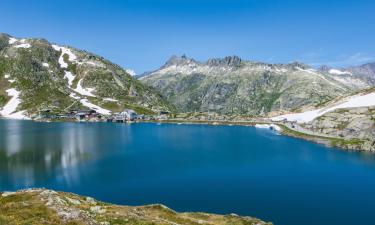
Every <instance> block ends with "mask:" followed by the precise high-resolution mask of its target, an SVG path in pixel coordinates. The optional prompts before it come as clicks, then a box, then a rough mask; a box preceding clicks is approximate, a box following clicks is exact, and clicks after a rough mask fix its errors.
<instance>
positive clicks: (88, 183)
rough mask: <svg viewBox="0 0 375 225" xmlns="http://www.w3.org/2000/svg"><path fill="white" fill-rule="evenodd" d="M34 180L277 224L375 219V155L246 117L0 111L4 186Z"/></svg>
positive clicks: (352, 224) (112, 198) (109, 197)
mask: <svg viewBox="0 0 375 225" xmlns="http://www.w3.org/2000/svg"><path fill="white" fill-rule="evenodd" d="M29 187H45V188H51V189H55V190H61V191H68V192H74V193H77V194H81V195H87V196H92V197H95V198H97V199H99V200H103V201H106V202H112V203H118V204H126V205H143V204H150V203H162V204H165V205H167V206H169V207H171V208H173V209H175V210H177V211H205V212H211V213H232V212H233V213H237V214H241V215H249V216H254V217H258V218H260V219H263V220H266V221H271V222H273V223H274V224H275V225H335V224H337V225H356V224H375V217H374V203H375V155H373V154H369V153H367V154H366V153H357V152H346V151H340V150H336V149H329V148H326V147H324V146H321V145H318V144H314V143H311V142H307V141H304V140H300V139H295V138H290V137H286V136H282V135H277V134H275V133H273V132H272V131H269V130H264V129H256V128H254V127H245V126H209V125H177V124H162V125H157V124H155V123H137V124H130V125H129V124H112V123H37V122H32V121H12V120H0V191H5V190H7V191H12V190H17V189H22V188H29Z"/></svg>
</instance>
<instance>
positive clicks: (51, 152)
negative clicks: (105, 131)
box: [0, 120, 103, 188]
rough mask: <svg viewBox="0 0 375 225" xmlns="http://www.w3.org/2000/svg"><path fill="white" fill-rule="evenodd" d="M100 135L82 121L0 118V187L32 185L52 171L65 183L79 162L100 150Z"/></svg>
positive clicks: (74, 176)
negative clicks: (53, 121)
mask: <svg viewBox="0 0 375 225" xmlns="http://www.w3.org/2000/svg"><path fill="white" fill-rule="evenodd" d="M100 135H101V130H100V129H90V126H82V124H74V123H34V122H31V121H17V120H0V175H1V176H0V187H1V186H2V185H3V184H14V185H15V187H16V188H17V186H19V187H29V186H34V185H35V183H36V181H37V180H42V179H43V180H46V179H48V178H50V179H52V178H53V174H54V173H55V172H56V171H61V174H62V179H65V181H66V182H67V183H68V184H69V183H71V182H73V181H74V180H77V179H78V177H79V175H78V169H79V168H78V166H79V164H80V163H84V162H86V161H89V160H93V159H94V158H95V157H96V155H97V154H98V153H100V151H98V149H97V147H98V146H100V145H101V144H100V143H99V142H103V140H102V139H101V138H100Z"/></svg>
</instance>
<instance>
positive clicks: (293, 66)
mask: <svg viewBox="0 0 375 225" xmlns="http://www.w3.org/2000/svg"><path fill="white" fill-rule="evenodd" d="M287 66H289V67H292V68H297V67H298V68H301V69H309V68H310V66H309V65H307V64H304V63H301V62H297V61H295V62H291V63H289V64H287Z"/></svg>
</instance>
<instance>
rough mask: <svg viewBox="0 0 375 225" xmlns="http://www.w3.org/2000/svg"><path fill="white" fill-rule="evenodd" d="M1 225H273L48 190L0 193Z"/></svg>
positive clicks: (246, 218)
mask: <svg viewBox="0 0 375 225" xmlns="http://www.w3.org/2000/svg"><path fill="white" fill-rule="evenodd" d="M0 224H7V225H12V224H29V225H39V224H51V225H52V224H80V225H86V224H87V225H111V224H132V225H137V224H139V225H140V224H153V225H164V224H181V225H182V224H186V225H197V224H210V225H225V224H227V225H244V224H247V225H272V224H271V223H266V222H263V221H261V220H259V219H255V218H251V217H241V216H238V215H235V214H231V215H225V216H224V215H216V214H208V213H178V212H175V211H173V210H171V209H169V208H167V207H166V206H163V205H159V204H155V205H147V206H138V207H131V206H119V205H112V204H107V203H103V202H100V201H97V200H95V199H93V198H90V197H82V196H78V195H74V194H70V193H63V192H56V191H51V190H45V189H29V190H23V191H18V192H3V193H1V192H0Z"/></svg>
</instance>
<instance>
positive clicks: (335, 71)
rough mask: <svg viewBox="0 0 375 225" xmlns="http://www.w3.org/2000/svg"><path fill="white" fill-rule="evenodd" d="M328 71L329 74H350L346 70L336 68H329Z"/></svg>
mask: <svg viewBox="0 0 375 225" xmlns="http://www.w3.org/2000/svg"><path fill="white" fill-rule="evenodd" d="M328 73H330V74H336V75H344V74H350V75H352V74H351V73H350V72H348V71H341V70H337V69H330V70H329V71H328Z"/></svg>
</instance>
